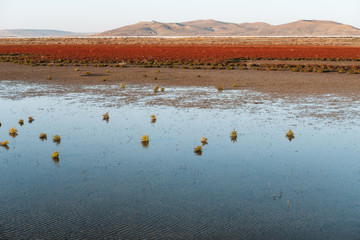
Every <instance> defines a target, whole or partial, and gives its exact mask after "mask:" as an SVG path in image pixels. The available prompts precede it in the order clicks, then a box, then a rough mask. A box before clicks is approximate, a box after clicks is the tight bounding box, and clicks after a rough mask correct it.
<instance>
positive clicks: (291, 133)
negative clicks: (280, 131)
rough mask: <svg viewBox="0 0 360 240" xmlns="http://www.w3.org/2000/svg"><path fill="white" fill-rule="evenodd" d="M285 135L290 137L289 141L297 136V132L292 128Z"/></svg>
mask: <svg viewBox="0 0 360 240" xmlns="http://www.w3.org/2000/svg"><path fill="white" fill-rule="evenodd" d="M285 136H286V137H287V138H288V139H289V141H291V140H293V139H294V138H295V134H294V132H293V131H292V130H291V129H290V130H289V131H288V132H287V133H286V135H285Z"/></svg>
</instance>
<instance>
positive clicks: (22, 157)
mask: <svg viewBox="0 0 360 240" xmlns="http://www.w3.org/2000/svg"><path fill="white" fill-rule="evenodd" d="M0 102H1V104H0V121H1V123H2V126H1V128H0V141H4V140H6V139H8V140H9V141H10V143H9V145H8V146H9V149H6V148H4V147H1V148H0V206H1V208H0V238H13V239H34V238H41V239H47V238H48V239H54V238H70V239H71V238H132V239H144V238H146V239H149V238H160V239H181V238H186V239H188V238H197V239H198V238H200V239H202V238H204V239H212V238H213V239H218V238H233V239H240V238H248V239H309V238H311V239H339V238H344V239H356V238H358V236H360V220H359V217H358V216H359V215H360V191H359V190H360V161H359V155H360V154H359V151H360V148H359V142H360V128H359V119H360V117H359V114H358V113H359V112H360V111H359V110H360V107H359V103H358V102H354V101H352V99H351V98H350V97H339V96H336V95H325V96H321V97H319V96H318V97H311V96H304V97H302V98H291V97H289V98H285V99H274V98H273V97H270V96H268V95H266V94H260V93H255V92H249V91H245V90H231V91H223V92H221V93H219V92H217V90H216V89H212V88H176V87H173V88H167V89H166V90H165V92H164V93H157V94H154V93H153V92H152V87H151V86H146V85H145V86H127V88H126V89H122V88H120V86H116V85H113V86H83V87H71V86H57V85H34V84H32V85H30V84H26V83H24V82H13V81H12V82H10V81H2V82H0ZM105 112H109V115H110V120H109V122H108V123H107V122H106V121H103V120H102V114H104V113H105ZM152 114H155V115H156V117H157V121H156V122H155V123H151V118H150V115H152ZM28 116H32V117H34V118H35V121H34V122H33V123H31V124H30V123H28V122H27V121H25V124H24V125H23V126H19V124H18V123H17V122H18V120H19V119H20V118H22V119H24V120H27V117H28ZM12 126H14V127H16V128H17V129H18V131H19V133H18V136H16V137H15V138H12V137H11V136H9V135H8V129H10V128H11V127H12ZM233 129H236V130H237V132H238V138H237V141H236V142H232V141H231V139H230V132H231V131H232V130H233ZM289 129H292V130H293V131H294V132H295V139H293V140H292V141H289V140H288V139H287V138H286V137H285V133H286V132H287V131H288V130H289ZM41 132H44V133H47V135H48V139H47V140H45V141H41V140H40V139H39V135H40V133H41ZM55 134H59V135H60V136H61V142H60V144H58V145H57V144H56V143H54V142H52V136H53V135H55ZM142 134H148V135H149V137H150V142H149V145H148V147H147V148H144V147H143V146H142V144H141V142H140V141H141V139H140V138H141V136H142ZM202 136H205V137H207V138H208V144H207V145H205V146H204V147H203V152H202V155H201V156H199V155H196V154H195V153H194V152H193V149H194V147H196V146H197V145H201V143H200V140H201V137H202ZM55 150H57V151H59V152H60V158H59V161H58V162H57V161H53V159H52V158H51V154H52V152H53V151H55Z"/></svg>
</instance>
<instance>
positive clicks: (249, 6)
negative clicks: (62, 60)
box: [0, 0, 360, 32]
mask: <svg viewBox="0 0 360 240" xmlns="http://www.w3.org/2000/svg"><path fill="white" fill-rule="evenodd" d="M359 9H360V1H359V0H341V1H340V0H298V1H293V0H256V1H251V0H246V1H242V0H131V1H124V0H96V1H93V0H0V29H56V30H65V31H73V32H102V31H105V30H110V29H114V28H118V27H122V26H125V25H130V24H135V23H138V22H141V21H143V22H144V21H153V20H154V21H159V22H186V21H192V20H199V19H215V20H218V21H223V22H233V23H243V22H267V23H269V24H273V25H278V24H284V23H288V22H293V21H297V20H300V19H307V20H314V19H316V20H331V21H336V22H340V23H344V24H350V25H352V26H354V27H357V28H360V17H359Z"/></svg>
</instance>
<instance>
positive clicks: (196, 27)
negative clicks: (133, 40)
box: [93, 19, 360, 36]
mask: <svg viewBox="0 0 360 240" xmlns="http://www.w3.org/2000/svg"><path fill="white" fill-rule="evenodd" d="M93 36H360V29H358V28H356V27H353V26H351V25H346V24H342V23H338V22H334V21H328V20H298V21H295V22H290V23H285V24H280V25H270V24H268V23H265V22H254V23H248V22H245V23H229V22H222V21H216V20H213V19H208V20H195V21H188V22H175V23H162V22H158V21H150V22H139V23H136V24H132V25H127V26H123V27H120V28H115V29H111V30H108V31H104V32H102V33H98V34H95V35H93Z"/></svg>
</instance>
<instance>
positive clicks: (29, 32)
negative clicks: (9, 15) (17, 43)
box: [0, 29, 90, 37]
mask: <svg viewBox="0 0 360 240" xmlns="http://www.w3.org/2000/svg"><path fill="white" fill-rule="evenodd" d="M89 34H90V33H75V32H67V31H59V30H46V29H6V30H0V37H81V36H86V35H89Z"/></svg>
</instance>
